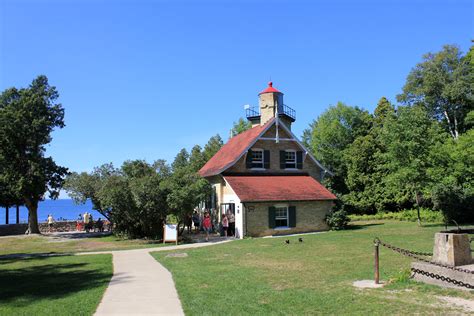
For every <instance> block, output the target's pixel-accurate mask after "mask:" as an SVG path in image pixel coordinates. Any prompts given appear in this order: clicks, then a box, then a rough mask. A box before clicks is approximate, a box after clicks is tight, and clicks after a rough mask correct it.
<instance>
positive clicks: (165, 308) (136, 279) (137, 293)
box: [78, 241, 227, 316]
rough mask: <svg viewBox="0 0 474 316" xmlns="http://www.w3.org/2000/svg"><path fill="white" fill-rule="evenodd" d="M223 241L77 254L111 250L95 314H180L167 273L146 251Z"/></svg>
mask: <svg viewBox="0 0 474 316" xmlns="http://www.w3.org/2000/svg"><path fill="white" fill-rule="evenodd" d="M225 242H227V241H221V242H214V243H212V242H210V243H209V242H208V243H196V244H189V245H178V246H169V247H162V248H145V249H134V250H117V251H100V252H88V253H80V254H78V255H90V254H103V253H111V254H113V265H114V274H113V276H112V280H110V283H109V286H108V287H107V290H106V291H105V294H104V297H103V298H102V301H101V302H100V304H99V307H98V308H97V311H96V313H95V315H96V316H101V315H184V313H183V309H182V307H181V302H180V300H179V297H178V293H177V292H176V288H175V286H174V282H173V278H172V276H171V273H170V272H169V271H168V270H166V269H165V268H164V267H163V266H162V265H161V264H160V263H159V262H158V261H156V260H155V259H154V258H153V257H152V256H151V255H150V252H155V251H169V250H182V249H190V248H199V247H205V246H211V245H216V244H220V243H225Z"/></svg>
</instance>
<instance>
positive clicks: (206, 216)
mask: <svg viewBox="0 0 474 316" xmlns="http://www.w3.org/2000/svg"><path fill="white" fill-rule="evenodd" d="M202 226H203V227H204V230H205V231H206V241H209V234H210V233H211V229H212V223H211V216H209V213H208V212H206V213H205V214H204V219H203V221H202Z"/></svg>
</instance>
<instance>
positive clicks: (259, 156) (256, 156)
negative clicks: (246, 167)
mask: <svg viewBox="0 0 474 316" xmlns="http://www.w3.org/2000/svg"><path fill="white" fill-rule="evenodd" d="M251 153H252V168H263V149H253V150H252V152H251Z"/></svg>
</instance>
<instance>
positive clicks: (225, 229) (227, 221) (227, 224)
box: [222, 214, 229, 237]
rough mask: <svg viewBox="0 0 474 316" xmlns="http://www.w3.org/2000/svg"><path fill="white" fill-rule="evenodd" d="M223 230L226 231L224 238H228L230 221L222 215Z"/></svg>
mask: <svg viewBox="0 0 474 316" xmlns="http://www.w3.org/2000/svg"><path fill="white" fill-rule="evenodd" d="M222 229H223V230H224V236H225V237H227V230H228V229H229V219H228V218H227V216H226V215H225V214H222Z"/></svg>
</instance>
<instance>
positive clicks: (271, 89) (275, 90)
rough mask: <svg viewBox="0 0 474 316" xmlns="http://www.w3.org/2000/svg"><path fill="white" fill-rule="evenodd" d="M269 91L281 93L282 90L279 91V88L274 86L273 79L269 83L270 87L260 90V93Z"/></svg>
mask: <svg viewBox="0 0 474 316" xmlns="http://www.w3.org/2000/svg"><path fill="white" fill-rule="evenodd" d="M269 92H277V93H281V92H280V91H278V90H277V89H275V88H273V82H271V81H270V82H269V83H268V88H266V89H265V90H263V91H262V92H260V93H259V94H262V93H269Z"/></svg>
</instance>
